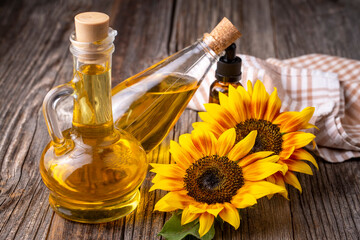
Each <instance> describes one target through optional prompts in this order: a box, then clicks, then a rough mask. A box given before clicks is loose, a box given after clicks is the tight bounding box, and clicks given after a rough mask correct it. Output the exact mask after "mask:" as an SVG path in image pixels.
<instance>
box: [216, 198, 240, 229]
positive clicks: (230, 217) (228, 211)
mask: <svg viewBox="0 0 360 240" xmlns="http://www.w3.org/2000/svg"><path fill="white" fill-rule="evenodd" d="M219 216H220V217H221V218H222V219H223V220H224V221H225V222H228V223H229V224H231V225H232V226H233V227H234V228H235V229H238V228H239V226H240V216H239V212H238V210H237V209H236V208H235V207H234V206H233V205H231V204H229V203H227V202H225V203H224V209H223V210H222V211H221V212H220V213H219Z"/></svg>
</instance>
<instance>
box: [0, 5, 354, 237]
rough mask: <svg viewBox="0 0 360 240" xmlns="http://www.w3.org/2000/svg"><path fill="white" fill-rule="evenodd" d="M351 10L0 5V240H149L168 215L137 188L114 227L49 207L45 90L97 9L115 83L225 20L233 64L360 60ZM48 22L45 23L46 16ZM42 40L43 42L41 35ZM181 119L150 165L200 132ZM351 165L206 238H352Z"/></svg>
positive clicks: (64, 70)
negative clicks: (136, 198) (235, 48)
mask: <svg viewBox="0 0 360 240" xmlns="http://www.w3.org/2000/svg"><path fill="white" fill-rule="evenodd" d="M359 9H360V3H359V1H349V0H343V1H335V2H334V1H326V0H316V1H305V0H300V1H299V0H297V1H295V0H292V1H261V0H257V1H251V2H250V1H235V0H226V1H216V0H207V1H190V0H176V1H175V0H174V1H165V0H164V1H130V0H117V1H114V2H113V3H112V1H110V0H108V1H101V2H89V1H76V2H71V1H68V2H61V3H57V2H48V1H41V0H38V1H31V2H29V1H5V2H2V3H1V4H0V17H1V18H0V26H1V28H0V36H1V37H0V43H1V44H0V134H1V136H2V138H1V139H0V166H1V172H0V239H84V238H85V239H158V238H159V237H157V233H158V232H159V231H160V229H161V228H162V226H163V224H164V222H165V220H166V219H168V218H169V217H170V214H165V213H160V212H153V207H154V205H155V203H156V202H157V201H158V200H159V199H160V198H161V197H162V196H164V195H165V192H162V191H155V192H150V193H149V192H148V190H149V188H150V187H151V183H150V181H151V178H152V177H153V174H151V173H149V174H148V175H147V177H146V180H145V182H144V184H143V185H142V186H141V194H142V201H141V203H140V205H139V207H138V208H137V210H136V211H134V213H132V214H131V215H129V216H127V217H126V218H124V219H121V220H118V221H114V222H112V223H106V224H98V225H90V224H80V223H74V222H70V221H67V220H64V219H62V218H60V217H59V216H57V215H56V214H54V213H53V211H52V210H51V208H50V207H49V204H48V200H47V198H48V191H47V190H46V188H45V186H44V185H43V183H42V182H41V177H40V174H39V171H38V162H39V158H40V155H41V152H42V149H43V148H44V146H45V145H46V143H47V142H48V140H49V137H48V133H47V131H46V127H45V123H44V120H43V117H42V113H41V103H42V100H43V97H44V96H45V94H46V93H47V91H48V90H49V89H50V88H52V87H53V86H56V85H59V84H61V83H64V82H67V81H69V80H70V79H71V75H72V61H71V56H70V54H69V52H68V50H67V48H68V44H69V43H68V36H69V34H70V32H71V31H72V30H73V24H72V21H73V20H72V19H73V16H74V15H75V14H76V13H78V12H81V11H87V10H97V11H104V12H107V13H109V14H110V16H111V19H112V22H111V26H113V27H114V28H115V29H117V30H118V33H119V34H118V36H117V38H116V42H115V45H116V51H115V53H114V60H113V63H114V66H113V83H114V84H116V83H118V82H120V81H122V80H123V79H125V78H127V77H129V76H131V75H133V74H135V73H137V72H139V71H141V70H143V69H144V68H146V67H148V66H149V65H151V64H153V63H155V62H157V61H158V60H160V59H162V58H164V57H166V56H167V55H169V54H172V53H174V52H176V51H177V50H180V49H182V48H183V47H185V46H188V45H189V44H191V43H193V42H194V41H195V40H196V39H198V38H200V37H201V36H202V34H203V33H204V32H207V31H210V30H211V28H212V27H213V26H214V25H215V24H216V23H217V22H218V21H219V20H220V19H221V18H222V17H223V16H227V17H228V18H229V19H231V20H232V21H233V22H234V23H235V24H236V25H237V26H239V28H240V30H241V31H242V33H243V34H244V36H243V38H242V39H241V40H239V41H237V43H238V44H239V43H240V51H241V52H242V53H246V54H250V55H255V56H257V57H262V58H266V57H270V56H271V57H273V56H275V57H280V58H288V57H294V56H298V55H300V54H304V53H310V52H321V53H326V54H333V55H341V56H343V57H349V58H355V59H360V55H359V53H360V51H359V45H358V44H357V39H359V35H360V30H359V29H358V28H354V26H358V25H359V18H358V12H359ZM49 12H51V13H50V14H49ZM45 30H51V31H45ZM198 120H199V119H198V117H197V114H196V113H195V112H194V111H190V110H186V111H185V112H184V114H183V115H182V116H181V118H180V120H179V122H178V123H177V124H176V126H175V128H174V129H173V130H172V132H170V134H169V135H168V136H167V138H166V139H165V140H164V142H163V143H162V144H161V145H160V146H159V147H158V148H156V149H155V150H154V151H153V152H152V153H150V154H149V156H148V158H149V161H151V162H159V163H169V162H170V161H171V160H170V159H171V158H170V155H169V152H168V149H169V142H170V140H176V141H177V140H178V137H179V135H180V134H183V133H188V132H190V131H191V130H192V127H191V123H192V122H194V121H198ZM359 164H360V162H359V161H358V160H357V161H350V162H346V163H342V164H336V165H334V164H329V163H325V162H323V161H321V160H320V162H319V166H320V170H319V171H315V172H314V176H305V175H300V176H299V180H300V182H301V184H302V186H303V193H302V194H299V193H298V192H297V191H296V190H294V189H292V188H290V189H289V196H290V201H289V202H288V201H287V200H285V199H283V198H281V197H280V196H275V197H274V198H273V199H271V200H270V201H268V200H267V199H262V200H260V201H259V203H258V204H257V205H256V206H255V207H254V208H250V209H246V210H243V211H241V216H242V223H241V226H240V229H239V230H238V231H234V230H233V228H232V227H230V226H229V225H225V228H224V231H220V228H219V226H216V228H217V233H216V239H325V238H326V239H357V238H358V236H359V235H360V205H359V202H360V201H359V196H360V189H359V183H360V177H359V176H360V172H359V171H360V166H359Z"/></svg>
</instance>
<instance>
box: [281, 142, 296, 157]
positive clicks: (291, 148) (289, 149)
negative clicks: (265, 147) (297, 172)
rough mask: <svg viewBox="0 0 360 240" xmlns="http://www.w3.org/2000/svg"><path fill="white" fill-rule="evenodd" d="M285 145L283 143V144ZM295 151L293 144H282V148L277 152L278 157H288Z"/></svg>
mask: <svg viewBox="0 0 360 240" xmlns="http://www.w3.org/2000/svg"><path fill="white" fill-rule="evenodd" d="M283 145H285V144H283ZM294 151H295V147H294V146H290V145H289V146H287V147H286V146H283V150H282V151H281V152H280V153H279V157H280V159H288V158H289V157H290V156H291V154H293V152H294Z"/></svg>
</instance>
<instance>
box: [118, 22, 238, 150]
mask: <svg viewBox="0 0 360 240" xmlns="http://www.w3.org/2000/svg"><path fill="white" fill-rule="evenodd" d="M240 36H241V34H240V32H239V31H238V30H237V29H236V27H235V26H233V24H232V23H231V22H230V21H229V20H228V19H227V18H223V20H222V21H221V22H220V23H219V24H218V25H217V26H216V27H215V28H214V29H213V30H212V31H211V32H210V34H207V33H205V34H204V37H203V38H202V39H200V40H198V41H197V42H195V43H194V44H192V45H190V46H189V47H187V48H184V49H183V50H180V51H179V52H177V53H175V54H173V55H171V56H170V57H168V58H165V59H164V60H162V61H160V62H158V63H156V64H155V65H153V66H151V67H149V68H148V69H146V70H144V71H142V72H140V73H138V74H136V75H134V76H132V77H130V78H128V79H126V80H125V81H123V82H122V83H120V84H119V85H117V86H115V87H114V88H113V90H112V95H113V96H112V102H113V115H114V120H115V125H116V126H117V127H118V128H121V129H124V130H125V131H127V132H129V133H131V134H132V135H133V136H134V137H135V138H136V139H137V140H139V141H140V142H141V144H142V146H143V147H144V149H145V151H146V152H150V151H151V150H152V149H154V148H155V147H156V146H157V145H158V144H159V143H161V141H162V140H163V139H164V138H165V137H166V135H167V134H168V133H169V131H170V130H171V129H172V127H173V126H174V125H175V123H176V121H177V120H178V119H179V117H180V115H181V114H182V112H183V111H184V109H185V108H186V106H187V104H188V102H189V101H190V99H191V98H192V96H193V94H194V93H195V91H196V90H197V89H198V87H199V85H200V83H201V82H202V80H203V78H204V77H205V75H206V73H207V72H208V71H209V70H210V68H211V66H212V65H213V64H214V63H215V62H216V61H217V60H218V59H219V55H220V54H221V53H222V52H223V50H224V49H225V48H227V47H228V46H229V45H230V44H231V43H233V42H234V41H235V40H236V39H238V38H239V37H240Z"/></svg>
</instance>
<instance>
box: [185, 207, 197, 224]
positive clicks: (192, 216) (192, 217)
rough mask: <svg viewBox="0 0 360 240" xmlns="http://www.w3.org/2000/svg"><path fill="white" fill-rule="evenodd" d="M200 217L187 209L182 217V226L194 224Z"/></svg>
mask: <svg viewBox="0 0 360 240" xmlns="http://www.w3.org/2000/svg"><path fill="white" fill-rule="evenodd" d="M199 216H200V214H199V213H192V212H191V211H189V207H186V208H185V209H184V210H183V212H182V215H181V225H185V224H187V223H189V222H192V221H194V220H195V219H197V218H198V217H199Z"/></svg>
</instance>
